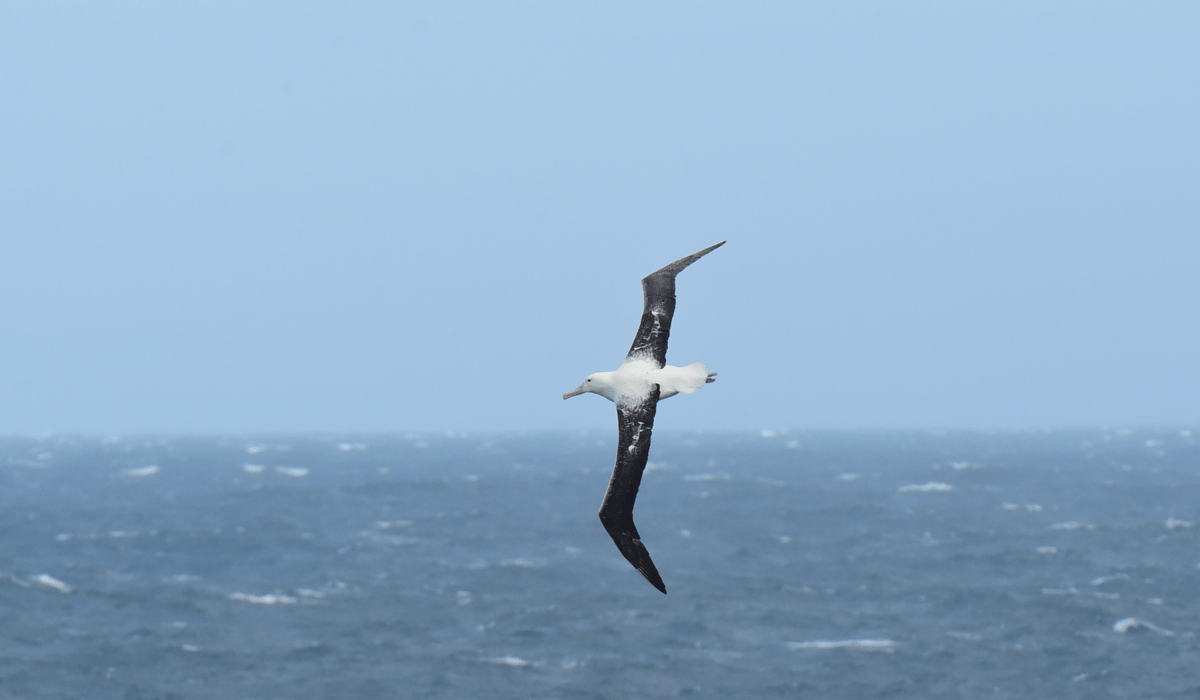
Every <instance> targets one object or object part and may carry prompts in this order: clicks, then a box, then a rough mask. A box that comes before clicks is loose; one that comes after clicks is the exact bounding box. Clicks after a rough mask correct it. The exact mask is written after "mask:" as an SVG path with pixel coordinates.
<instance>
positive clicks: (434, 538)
mask: <svg viewBox="0 0 1200 700" xmlns="http://www.w3.org/2000/svg"><path fill="white" fill-rule="evenodd" d="M614 443H615V435H614V434H609V433H607V432H597V433H595V434H567V433H550V434H526V435H516V434H510V435H479V436H475V435H444V434H436V435H435V434H421V435H386V436H379V435H369V436H355V435H300V436H297V435H284V436H252V437H225V438H215V437H136V438H135V437H126V438H121V439H119V440H117V439H106V440H101V439H99V438H85V437H71V436H47V437H41V438H7V439H3V440H0V545H2V546H0V697H3V698H55V699H58V698H120V699H123V700H150V699H166V698H175V699H185V698H214V699H217V698H219V699H222V700H227V699H229V700H237V699H241V698H254V699H263V700H273V699H279V700H283V699H297V698H364V699H367V698H521V699H529V698H596V699H599V698H676V697H696V698H855V699H862V698H1021V699H1023V700H1024V699H1028V698H1043V697H1053V698H1064V699H1066V698H1080V699H1083V698H1087V699H1094V698H1197V697H1200V640H1198V639H1197V632H1200V570H1198V569H1197V565H1198V564H1200V537H1198V535H1200V524H1198V523H1200V432H1198V433H1197V434H1196V435H1193V434H1192V433H1190V432H1189V431H1186V430H1179V429H1170V430H1167V429H1159V430H1137V431H1108V430H1080V431H1058V432H1003V433H966V432H964V433H958V432H953V433H948V434H931V433H920V432H903V433H900V432H879V433H867V432H792V433H780V434H777V435H775V434H769V433H764V434H759V433H704V434H669V433H668V434H661V435H656V436H655V437H654V447H653V450H652V452H651V459H652V460H653V462H652V464H651V467H650V469H649V470H648V471H647V473H646V476H645V480H644V482H643V485H642V492H641V496H640V498H639V500H638V504H637V511H636V516H637V523H638V528H639V529H640V531H641V533H642V535H643V538H644V540H645V542H646V544H647V546H648V547H649V549H650V552H651V554H652V555H653V557H654V560H655V562H656V564H657V565H658V569H659V571H660V572H661V573H662V575H663V578H664V580H665V581H666V584H667V587H668V590H669V591H670V594H669V595H667V596H663V595H661V594H660V593H658V592H657V591H655V590H654V589H653V588H652V587H651V586H650V585H649V584H647V583H646V582H645V581H644V580H642V578H641V577H640V576H639V575H638V574H637V573H636V572H635V571H634V570H633V569H632V568H631V567H630V566H629V565H628V564H627V563H626V562H625V560H624V559H623V558H621V556H620V554H619V553H618V551H617V549H616V547H615V546H614V545H613V543H612V541H611V540H610V539H609V538H608V535H607V534H606V533H605V532H604V530H603V529H602V527H601V526H600V523H599V521H598V519H597V518H596V510H597V508H598V506H599V503H600V499H601V497H602V495H603V493H604V489H605V486H606V484H607V480H608V475H609V470H610V468H611V462H612V456H613V453H614V449H615V444H614Z"/></svg>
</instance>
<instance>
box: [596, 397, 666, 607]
mask: <svg viewBox="0 0 1200 700" xmlns="http://www.w3.org/2000/svg"><path fill="white" fill-rule="evenodd" d="M658 395H659V388H658V385H657V384H655V385H654V387H653V388H652V389H651V391H650V395H649V396H648V397H647V398H646V400H645V401H644V402H642V403H640V404H636V405H633V406H626V407H622V405H621V404H620V403H618V404H617V428H618V429H619V430H620V431H621V437H620V439H619V440H618V441H617V463H616V466H614V467H613V473H612V479H611V480H610V481H609V482H608V491H606V492H605V493H604V502H603V503H601V504H600V522H602V523H604V529H605V530H607V531H608V534H609V536H611V537H612V538H613V542H616V543H617V549H619V550H621V554H623V555H625V558H626V559H628V560H629V563H630V564H633V568H635V569H637V570H638V573H640V574H641V575H642V576H645V577H646V580H647V581H649V582H650V585H652V586H654V587H655V588H657V589H658V590H660V591H662V592H663V593H666V592H667V587H666V585H664V584H663V580H662V577H661V576H659V575H658V569H656V568H654V562H653V561H651V560H650V552H648V551H646V545H644V544H642V537H641V535H639V534H638V531H637V527H635V526H634V524H633V502H634V500H635V499H636V498H637V493H638V487H639V486H641V484H642V472H644V471H645V470H646V458H647V457H649V456H650V431H651V430H652V429H653V428H654V412H655V410H656V409H657V408H658Z"/></svg>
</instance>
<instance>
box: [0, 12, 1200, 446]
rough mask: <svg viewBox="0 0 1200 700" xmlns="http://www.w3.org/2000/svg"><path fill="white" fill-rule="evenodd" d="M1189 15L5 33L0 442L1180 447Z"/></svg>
mask: <svg viewBox="0 0 1200 700" xmlns="http://www.w3.org/2000/svg"><path fill="white" fill-rule="evenodd" d="M1197 37H1200V5H1197V4H1195V3H1184V2H1178V3H1170V2H1166V3H1153V4H1146V3H1112V2H1096V1H1093V0H1088V1H1087V2H1061V3H1053V4H1048V3H1042V2H987V3H950V2H945V3H928V2H926V3H905V4H885V3H842V2H826V3H757V2H756V3H723V4H718V3H695V2H671V3H649V4H647V3H603V4H599V5H587V4H580V3H552V2H544V3H469V4H468V3H437V2H429V3H383V2H361V3H320V4H317V3H303V4H302V3H285V2H273V3H267V2H262V3H219V2H206V3H192V4H185V3H167V4H162V3H119V2H118V3H100V4H94V3H78V2H76V3H71V2H67V3H23V4H19V5H9V6H7V7H5V9H4V10H3V11H2V12H0V90H2V91H3V94H4V95H5V99H4V108H3V109H2V110H0V133H3V137H0V295H2V297H0V298H2V299H3V303H2V304H0V328H2V329H3V331H4V339H3V341H2V342H0V434H13V433H33V432H40V431H60V432H86V433H105V434H112V433H116V434H121V433H125V434H128V433H146V432H169V433H178V432H184V433H212V432H238V433H244V432H259V431H302V430H335V431H364V432H374V431H390V430H465V431H489V430H514V429H517V430H527V429H528V430H536V429H545V428H577V427H587V428H597V429H604V428H607V427H611V425H612V423H613V409H612V404H610V403H608V402H607V401H605V400H603V399H601V398H599V397H596V396H590V395H589V396H583V397H580V398H576V399H572V400H571V401H568V402H563V401H562V399H561V394H562V392H563V391H566V390H568V389H570V388H572V387H574V386H576V385H577V384H578V383H579V382H580V381H581V380H582V379H583V377H584V376H585V375H587V374H588V373H590V372H594V371H599V370H603V369H615V367H616V366H617V365H618V364H619V363H620V361H621V360H622V358H623V356H624V353H625V352H626V350H627V349H628V347H629V343H630V341H631V340H632V336H633V332H634V330H635V328H636V326H637V322H638V317H639V315H640V312H641V289H640V286H639V280H640V279H641V277H642V276H644V275H645V274H647V273H649V272H651V271H652V270H654V269H657V268H658V267H660V266H662V265H664V264H666V263H668V262H671V261H672V260H674V259H676V258H679V257H682V256H684V255H687V254H690V253H692V252H694V251H696V250H698V249H700V248H702V247H705V246H708V245H710V244H712V243H715V242H717V241H721V240H728V243H727V244H726V245H725V246H724V247H722V248H721V249H719V250H717V251H715V252H714V253H712V254H711V255H709V256H708V257H706V258H704V259H703V260H702V261H700V262H699V263H697V264H696V265H694V266H692V267H691V268H689V269H688V270H687V271H686V272H684V273H683V274H682V275H681V276H680V278H679V280H678V299H679V302H678V304H679V305H678V310H677V312H676V316H675V324H674V328H673V332H672V342H671V350H670V353H669V360H670V361H671V362H672V363H673V364H687V363H690V362H693V361H695V360H703V361H705V362H706V363H707V364H708V365H709V368H710V369H711V370H714V371H717V372H719V373H720V376H719V379H718V381H717V382H716V383H715V384H712V385H710V386H707V387H705V388H704V389H703V390H702V391H700V392H699V393H697V394H695V395H693V396H683V397H677V398H673V399H671V400H670V401H668V402H666V403H665V404H663V406H662V407H661V409H660V411H659V413H658V422H657V425H658V426H659V427H665V428H675V429H686V428H705V429H713V428H861V427H870V428H891V427H951V428H953V427H978V428H1005V427H1047V426H1079V425H1111V426H1127V425H1142V424H1171V425H1198V424H1200V399H1198V397H1200V362H1198V361H1197V358H1198V357H1200V274H1198V270H1200V89H1198V86H1200V41H1197Z"/></svg>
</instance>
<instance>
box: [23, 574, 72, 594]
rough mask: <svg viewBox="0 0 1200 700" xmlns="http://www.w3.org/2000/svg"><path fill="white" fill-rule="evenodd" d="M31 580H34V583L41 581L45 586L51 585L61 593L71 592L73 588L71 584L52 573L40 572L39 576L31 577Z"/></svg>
mask: <svg viewBox="0 0 1200 700" xmlns="http://www.w3.org/2000/svg"><path fill="white" fill-rule="evenodd" d="M30 580H32V581H33V582H34V583H40V584H42V585H43V586H49V587H50V588H53V589H54V590H56V591H58V592H59V593H70V592H71V590H72V589H71V587H70V586H68V585H67V584H65V583H63V582H62V581H59V580H58V579H56V578H54V577H53V576H51V575H50V574H38V575H37V576H33V577H31V579H30Z"/></svg>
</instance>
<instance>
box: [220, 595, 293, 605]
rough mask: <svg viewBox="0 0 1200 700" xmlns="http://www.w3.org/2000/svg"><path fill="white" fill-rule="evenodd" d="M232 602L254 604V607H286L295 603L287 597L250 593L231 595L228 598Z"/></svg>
mask: <svg viewBox="0 0 1200 700" xmlns="http://www.w3.org/2000/svg"><path fill="white" fill-rule="evenodd" d="M229 597H230V598H232V599H233V600H240V601H242V602H243V603H254V604H256V605H288V604H291V603H295V602H296V599H295V598H293V597H292V596H289V595H276V594H274V593H268V594H266V595H253V594H250V593H232V594H230V596H229Z"/></svg>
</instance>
